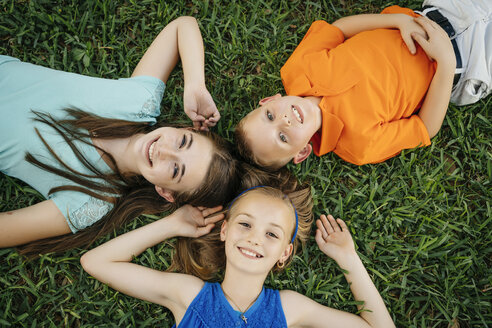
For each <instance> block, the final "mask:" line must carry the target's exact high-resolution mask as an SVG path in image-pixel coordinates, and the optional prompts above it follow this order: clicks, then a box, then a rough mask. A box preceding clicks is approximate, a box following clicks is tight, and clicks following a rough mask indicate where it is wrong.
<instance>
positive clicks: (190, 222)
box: [170, 205, 224, 238]
mask: <svg viewBox="0 0 492 328" xmlns="http://www.w3.org/2000/svg"><path fill="white" fill-rule="evenodd" d="M221 209H222V206H217V207H213V208H207V207H201V206H199V207H194V206H191V205H185V206H182V207H180V208H179V209H177V210H176V211H175V212H174V213H173V214H172V219H173V220H175V222H174V223H175V225H176V229H177V235H178V236H182V237H192V238H197V237H201V236H203V235H206V234H207V233H209V232H210V231H211V230H212V228H213V227H214V225H215V223H217V222H218V221H220V220H222V219H223V218H224V214H223V213H220V214H215V213H217V212H218V211H220V210H221ZM212 214H215V215H212ZM210 215H212V216H210ZM170 219H171V218H170Z"/></svg>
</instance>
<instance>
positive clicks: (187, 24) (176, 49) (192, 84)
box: [132, 17, 220, 130]
mask: <svg viewBox="0 0 492 328" xmlns="http://www.w3.org/2000/svg"><path fill="white" fill-rule="evenodd" d="M179 58H181V62H182V66H183V75H184V81H185V90H184V100H183V101H184V110H185V113H186V114H187V115H188V116H189V117H190V118H191V120H192V121H193V124H194V126H195V127H196V128H202V129H203V130H205V129H206V128H207V127H208V126H214V125H215V123H216V122H217V121H218V120H219V119H220V114H219V112H218V110H217V107H216V106H215V103H214V101H213V99H212V97H211V96H210V93H209V92H208V90H207V88H206V86H205V68H204V67H205V63H204V62H205V59H204V58H205V55H204V50H203V41H202V35H201V34H200V29H199V28H198V24H197V22H196V19H195V18H193V17H179V18H177V19H175V20H173V21H172V22H171V23H169V24H168V25H167V26H166V27H165V28H164V29H163V30H162V31H161V32H160V33H159V35H157V37H156V38H155V39H154V41H153V42H152V44H151V45H150V47H149V48H148V49H147V51H146V52H145V54H144V55H143V57H142V59H140V62H139V63H138V65H137V67H135V70H134V71H133V74H132V76H138V75H148V76H153V77H156V78H158V79H160V80H162V81H163V82H166V81H167V79H168V78H169V75H170V74H171V72H172V70H173V69H174V67H175V66H176V63H177V62H178V59H179Z"/></svg>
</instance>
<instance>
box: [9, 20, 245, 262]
mask: <svg viewBox="0 0 492 328" xmlns="http://www.w3.org/2000/svg"><path fill="white" fill-rule="evenodd" d="M179 58H180V59H181V61H182V65H183V72H184V80H185V92H184V106H185V112H186V113H187V114H188V116H189V117H190V118H191V119H192V120H193V122H194V125H195V127H197V128H199V129H200V130H207V128H208V127H210V126H214V125H215V123H216V122H217V121H218V119H219V118H220V114H219V113H218V111H217V108H216V106H215V104H214V102H213V100H212V97H211V96H210V94H209V92H208V91H207V89H206V87H205V83H204V51H203V44H202V39H201V35H200V31H199V29H198V25H197V23H196V20H195V19H194V18H192V17H181V18H178V19H176V20H174V21H172V22H171V23H169V24H168V25H167V26H166V27H165V28H164V29H163V31H162V32H161V33H160V34H159V35H158V36H157V38H156V39H155V40H154V42H153V43H152V45H151V46H150V47H149V49H148V50H147V51H146V53H145V54H144V56H143V57H142V59H141V61H140V62H139V64H138V65H137V67H136V68H135V70H134V72H133V74H132V77H131V78H123V79H118V80H109V79H101V78H94V77H88V76H82V75H78V74H73V73H67V72H61V71H57V70H53V69H49V68H45V67H41V66H37V65H33V64H29V63H24V62H21V61H19V60H18V59H16V58H12V57H9V56H0V115H2V120H0V140H1V143H0V170H1V171H2V172H3V173H4V174H7V175H9V176H13V177H16V178H19V179H21V180H23V181H25V182H26V183H28V184H30V185H31V186H32V187H34V188H35V189H36V190H38V191H39V192H40V193H41V194H42V195H43V196H44V197H45V198H46V199H47V200H46V201H42V202H40V203H38V204H35V205H33V206H29V207H27V208H23V209H18V210H14V211H10V212H7V213H0V247H10V246H15V245H22V244H25V243H29V242H32V241H36V240H40V239H44V238H49V237H55V236H61V237H59V238H58V239H56V238H55V239H50V241H38V242H37V243H32V244H31V245H34V246H31V248H29V247H28V248H27V252H28V253H31V254H34V253H36V254H37V253H39V252H43V251H56V250H62V249H67V248H72V247H76V246H82V245H86V244H88V243H89V242H91V241H92V240H94V238H95V237H96V236H97V235H100V234H102V233H105V232H108V231H111V230H112V229H114V228H115V227H116V226H117V225H119V224H122V223H124V222H126V221H127V220H128V219H131V218H134V217H135V216H138V215H139V214H141V213H158V212H162V211H163V210H167V209H170V206H171V205H172V204H173V203H175V202H177V203H184V202H186V203H193V204H195V205H207V206H212V205H217V204H221V203H223V202H225V201H227V197H228V196H229V194H232V187H233V186H234V185H235V166H236V162H235V161H234V160H233V159H232V157H231V156H230V155H229V153H228V151H227V145H225V144H224V142H223V141H222V140H221V139H220V138H218V137H217V136H215V135H213V134H211V133H208V132H203V131H202V132H200V131H197V132H194V131H192V130H189V129H176V128H171V127H161V128H155V127H150V126H151V125H154V124H155V123H156V118H157V117H158V116H159V114H160V102H161V99H162V95H163V92H164V88H165V82H166V81H167V78H168V76H169V74H170V73H171V71H172V69H173V68H174V66H175V65H176V63H177V61H178V59H179ZM63 120H65V121H63ZM66 120H69V121H66ZM26 154H28V156H26ZM219 181H220V183H221V186H225V188H221V189H220V190H217V191H215V190H214V192H211V191H210V189H211V186H214V185H217V184H218V183H219ZM102 218H104V220H101V219H102ZM96 222H97V223H96ZM93 224H95V225H93ZM79 230H82V231H81V232H78V231H79ZM70 232H72V233H76V232H78V233H77V236H76V237H77V238H73V237H70V236H62V235H65V234H67V233H70Z"/></svg>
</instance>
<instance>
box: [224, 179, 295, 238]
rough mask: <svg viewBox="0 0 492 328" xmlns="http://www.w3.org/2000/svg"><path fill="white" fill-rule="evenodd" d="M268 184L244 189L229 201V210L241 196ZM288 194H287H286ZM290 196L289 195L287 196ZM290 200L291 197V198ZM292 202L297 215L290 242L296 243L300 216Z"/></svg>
mask: <svg viewBox="0 0 492 328" xmlns="http://www.w3.org/2000/svg"><path fill="white" fill-rule="evenodd" d="M265 187H267V186H254V187H251V188H248V189H246V190H244V191H243V192H241V193H240V194H239V195H237V196H236V197H235V198H234V199H233V200H232V202H230V203H229V207H228V208H227V209H228V210H230V209H231V207H232V204H234V202H235V201H236V200H237V199H238V198H239V197H241V196H242V195H243V194H245V193H247V192H248V191H250V190H253V189H256V188H265ZM286 196H287V195H286ZM287 198H288V197H287ZM289 200H290V199H289ZM290 204H291V205H292V207H293V208H294V214H295V215H296V228H295V229H294V234H293V235H292V239H291V241H290V243H291V244H292V243H294V240H295V239H296V236H297V227H298V226H299V217H298V216H297V210H296V207H295V206H294V204H293V203H292V201H291V202H290Z"/></svg>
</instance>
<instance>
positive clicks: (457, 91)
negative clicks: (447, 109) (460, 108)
mask: <svg viewBox="0 0 492 328" xmlns="http://www.w3.org/2000/svg"><path fill="white" fill-rule="evenodd" d="M423 5H424V6H432V7H436V8H437V9H438V10H439V12H440V13H441V14H442V15H443V16H444V17H446V18H447V19H448V20H449V22H450V23H451V25H452V26H453V28H454V30H455V32H456V34H455V36H454V37H452V39H455V40H456V43H457V45H458V49H459V51H460V55H461V60H462V64H463V65H462V66H463V68H461V69H458V70H457V72H456V73H461V78H460V80H459V81H458V83H457V84H456V85H455V86H454V87H453V91H452V93H451V102H452V103H454V104H456V105H468V104H472V103H474V102H477V101H478V100H479V99H481V98H483V97H485V96H487V95H488V94H490V93H491V91H492V0H425V1H424V3H423Z"/></svg>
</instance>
